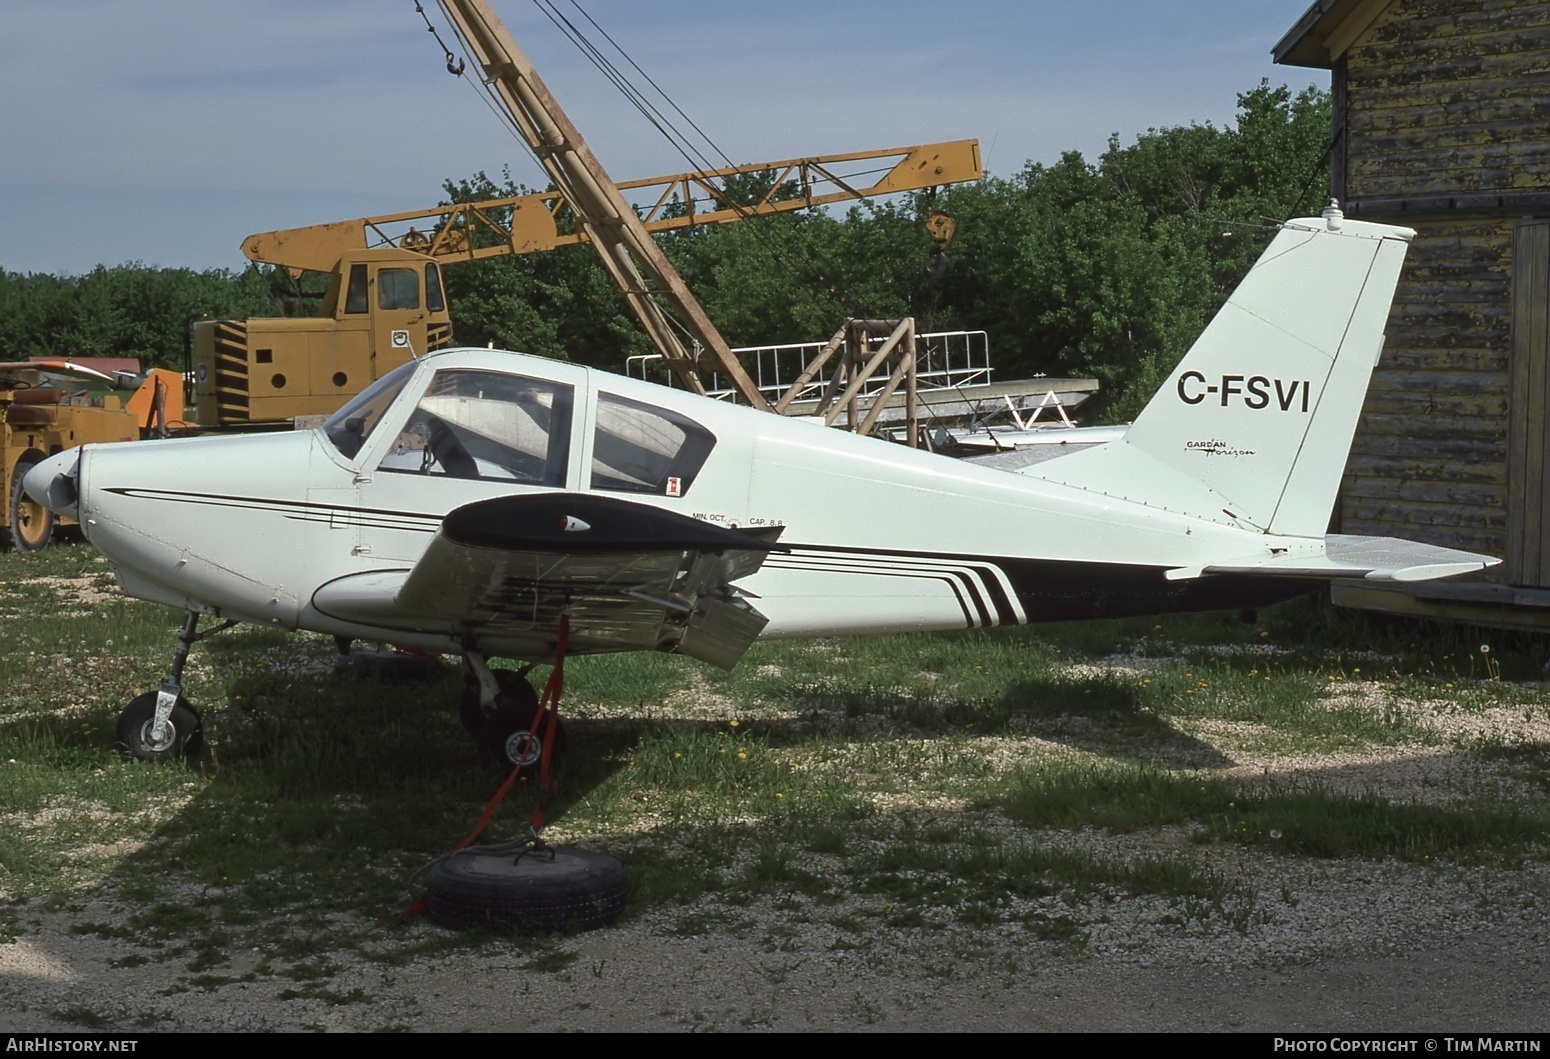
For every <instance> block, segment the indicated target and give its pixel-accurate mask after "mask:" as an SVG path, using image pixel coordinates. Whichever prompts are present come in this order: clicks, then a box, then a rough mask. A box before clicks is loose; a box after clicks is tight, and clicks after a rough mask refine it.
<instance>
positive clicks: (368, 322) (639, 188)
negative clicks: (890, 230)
mask: <svg viewBox="0 0 1550 1059" xmlns="http://www.w3.org/2000/svg"><path fill="white" fill-rule="evenodd" d="M742 174H761V175H762V176H764V177H765V182H767V183H768V184H769V191H768V192H767V193H766V194H764V195H763V196H761V197H760V198H758V199H757V200H756V201H754V202H751V203H739V202H734V201H732V200H730V199H729V198H728V197H727V196H726V194H725V193H724V191H723V190H722V182H723V181H724V180H725V179H726V178H727V177H729V176H738V175H742ZM981 175H983V170H982V168H981V166H980V158H979V142H978V141H977V140H957V141H950V142H946V143H934V144H925V145H922V146H917V147H900V148H894V149H891V150H878V151H858V152H853V153H849V154H835V155H824V156H815V157H812V158H796V159H787V160H785V161H779V162H757V163H752V164H749V165H740V166H729V167H727V168H724V169H715V170H708V171H703V172H695V173H675V174H672V175H669V176H664V177H656V178H652V179H647V180H636V181H631V182H627V183H623V184H620V185H618V187H619V189H620V191H624V192H633V193H635V194H636V195H638V196H640V197H641V198H642V199H644V200H645V201H646V202H648V203H649V204H648V205H644V206H636V207H634V208H631V209H630V213H631V215H632V216H636V217H639V219H640V224H641V225H642V226H643V227H644V229H645V230H646V231H647V232H650V233H656V232H664V231H672V230H675V229H680V228H687V227H689V226H691V225H700V224H726V223H729V222H732V221H738V220H742V219H744V218H748V217H761V216H768V215H770V214H776V213H786V212H790V211H793V210H800V209H807V208H810V207H815V206H823V205H826V204H828V203H833V202H840V201H844V200H849V199H857V198H864V197H870V196H879V195H888V194H893V193H895V192H900V191H910V190H918V189H923V188H931V187H937V186H940V185H945V184H953V183H958V182H962V181H967V180H977V179H978V178H979V177H980V176H981ZM562 229H564V230H562ZM591 230H595V229H594V226H593V225H591V224H585V223H580V220H579V218H578V217H577V216H576V214H575V210H574V207H573V206H571V204H570V202H569V200H567V199H566V198H565V197H564V196H563V195H562V194H561V193H560V192H558V191H551V192H548V193H543V194H532V195H522V196H518V197H515V198H501V199H492V200H488V201H484V202H474V203H462V204H457V205H451V206H437V207H433V208H431V209H427V210H418V211H409V212H404V213H393V214H386V215H383V216H377V217H362V218H359V219H356V220H350V221H339V222H334V223H330V224H319V225H312V226H309V227H303V228H291V229H286V230H283V231H276V232H266V233H263V234H261V235H253V236H250V237H248V239H247V240H246V241H245V242H244V243H243V245H242V252H243V253H244V254H246V255H247V256H248V258H249V259H251V260H253V261H256V262H260V263H264V264H270V265H276V266H281V267H284V268H287V269H289V270H290V272H291V273H292V275H293V276H298V277H299V276H300V275H301V274H302V273H303V272H308V271H312V272H323V273H327V274H329V276H330V280H329V286H328V290H327V292H326V293H325V294H324V296H323V302H322V305H321V308H320V311H319V312H318V314H317V315H316V316H310V317H284V318H274V319H251V320H218V321H200V322H197V323H195V324H194V325H193V347H192V348H193V365H192V372H193V375H194V385H195V393H196V401H197V408H198V413H197V414H198V421H199V423H200V425H201V426H207V427H210V426H220V427H233V426H241V425H244V424H263V423H278V422H283V421H284V420H287V419H294V418H295V417H296V416H298V415H310V414H317V415H323V414H327V413H330V412H332V411H334V410H335V409H336V408H338V407H339V406H340V405H341V404H342V403H343V402H344V401H345V400H346V399H348V398H349V397H352V396H354V395H355V394H356V393H358V392H360V391H361V390H362V389H364V388H365V387H366V385H367V384H368V383H370V382H371V381H372V380H374V379H376V378H377V377H378V376H379V375H382V374H384V373H385V372H387V371H390V370H391V369H392V368H394V367H396V366H398V365H399V364H402V363H404V362H405V361H406V360H408V359H409V358H410V357H412V356H415V355H418V354H422V353H425V352H428V351H430V350H434V349H441V348H443V347H444V346H447V345H450V344H451V342H452V319H451V316H450V315H449V314H448V310H447V301H446V296H445V294H444V291H443V287H442V282H441V271H440V268H441V266H442V265H446V264H454V263H459V262H464V261H477V260H481V259H483V258H489V257H499V256H502V255H506V254H529V253H538V252H540V251H545V250H554V249H557V248H559V247H563V246H571V245H574V244H576V243H583V242H590V241H593V240H592V239H591V238H590V237H589V235H588V232H589V231H591ZM598 249H599V250H600V252H602V251H603V248H602V247H598ZM607 260H608V259H607V258H606V257H605V262H606V261H607ZM674 278H676V276H675V277H674ZM680 282H681V281H680ZM654 286H655V285H654ZM635 287H636V289H639V287H640V285H639V284H636V285H635ZM637 311H639V309H637ZM648 330H652V331H653V338H659V336H658V335H657V334H655V330H656V329H648ZM660 344H661V342H660V341H659V345H660ZM721 367H722V366H721V365H719V364H718V369H720V368H721ZM686 370H692V368H690V369H686ZM754 393H755V394H757V391H756V390H755V391H754Z"/></svg>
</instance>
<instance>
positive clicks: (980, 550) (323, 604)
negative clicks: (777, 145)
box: [26, 207, 1496, 763]
mask: <svg viewBox="0 0 1550 1059" xmlns="http://www.w3.org/2000/svg"><path fill="white" fill-rule="evenodd" d="M1413 235H1414V232H1412V231H1411V230H1410V229H1407V228H1396V227H1389V226H1385V225H1379V224H1372V223H1364V222H1358V221H1350V220H1346V219H1344V218H1343V217H1342V216H1341V215H1340V213H1339V211H1338V210H1337V209H1335V208H1333V207H1332V208H1331V209H1330V210H1328V211H1326V212H1325V214H1324V216H1322V217H1315V218H1304V219H1300V220H1294V221H1290V222H1288V223H1286V224H1285V225H1283V226H1282V227H1281V229H1280V231H1279V232H1278V233H1277V234H1276V236H1275V238H1274V240H1273V241H1272V243H1271V245H1270V247H1269V248H1268V249H1267V250H1266V251H1265V253H1264V255H1263V256H1262V257H1261V258H1260V259H1259V261H1258V263H1257V264H1256V265H1255V266H1254V268H1253V269H1252V270H1251V271H1250V272H1249V274H1248V276H1247V277H1246V278H1245V279H1244V281H1243V283H1242V284H1241V285H1240V286H1239V288H1238V290H1237V291H1236V293H1234V295H1233V296H1232V298H1231V299H1230V300H1229V301H1228V302H1227V303H1226V304H1225V305H1224V306H1223V308H1222V309H1221V311H1220V312H1219V313H1218V315H1217V316H1216V317H1215V319H1214V320H1213V321H1212V322H1211V324H1210V326H1209V327H1208V328H1207V329H1206V330H1205V332H1204V333H1203V334H1202V335H1201V336H1200V338H1199V340H1198V341H1197V342H1196V343H1195V345H1194V347H1193V348H1192V349H1191V350H1190V351H1189V353H1188V354H1187V355H1186V356H1185V357H1184V359H1183V361H1182V362H1181V363H1180V364H1179V365H1178V367H1177V369H1175V370H1174V372H1173V374H1172V375H1171V377H1170V378H1169V379H1168V381H1167V383H1166V385H1164V386H1163V388H1162V390H1161V391H1160V392H1159V393H1158V394H1157V396H1156V397H1155V398H1154V399H1153V400H1152V401H1151V403H1149V404H1148V405H1147V406H1146V408H1145V409H1144V410H1143V412H1142V414H1141V415H1140V416H1139V417H1138V418H1137V419H1136V421H1135V423H1134V425H1133V426H1131V427H1130V429H1129V430H1128V431H1126V432H1125V433H1124V434H1123V436H1122V437H1120V438H1118V439H1117V440H1112V441H1109V442H1108V443H1107V444H1104V445H1098V446H1093V447H1091V448H1089V449H1087V450H1086V451H1081V452H1076V453H1073V454H1071V455H1068V456H1062V457H1061V458H1059V459H1054V460H1050V461H1048V462H1045V463H1040V464H1038V465H1036V466H1033V467H1029V468H1026V469H1024V470H1023V471H1021V472H1012V471H1004V470H999V469H995V468H987V467H977V466H971V465H966V464H964V463H961V462H958V461H955V460H951V459H948V458H946V457H944V456H939V455H934V454H931V453H927V452H918V451H913V450H909V449H905V448H903V447H899V446H891V445H888V444H886V443H883V442H879V441H877V440H874V439H870V438H863V437H857V436H854V435H849V434H843V433H840V432H837V431H833V430H825V429H822V428H820V427H818V426H815V425H814V424H813V423H810V422H804V421H800V420H793V419H786V418H781V417H779V416H775V415H770V414H767V413H764V412H756V411H753V410H750V409H746V408H740V407H734V406H731V405H727V404H723V403H719V402H716V401H713V400H709V399H707V398H704V397H697V396H694V395H691V394H687V393H683V392H680V391H675V390H670V389H667V388H664V387H660V386H656V385H653V384H650V383H646V382H641V381H637V380H632V379H627V378H623V377H620V376H616V375H610V374H605V373H603V372H599V371H593V370H589V369H587V368H583V367H578V366H576V365H573V364H568V363H563V362H559V361H553V360H543V359H538V358H534V357H527V356H521V355H517V354H511V353H503V352H494V351H488V350H472V349H458V350H452V351H448V352H441V353H436V354H434V355H430V356H425V357H422V358H420V359H418V360H416V361H413V362H411V363H409V364H406V365H404V366H403V367H401V368H399V369H398V370H396V371H394V372H392V373H391V374H389V375H387V376H385V377H383V378H382V379H381V380H379V381H378V382H377V383H376V384H375V385H373V386H372V387H371V388H370V389H368V390H366V391H365V392H364V393H362V394H360V395H359V396H358V397H357V398H355V399H354V400H352V401H351V402H350V403H349V404H348V405H346V406H345V407H344V408H342V409H340V410H339V412H338V413H337V414H335V415H334V416H333V417H332V418H330V419H329V420H328V421H327V422H326V423H325V424H324V425H323V426H322V427H321V428H319V429H317V430H313V431H310V432H297V433H294V434H289V435H275V434H266V435H248V436H236V437H203V438H192V439H177V440H171V441H157V442H142V443H137V444H127V445H88V446H85V447H82V448H80V449H76V450H71V451H67V452H63V453H60V454H59V455H57V456H54V457H51V458H50V459H48V460H46V461H44V462H43V463H42V464H40V465H39V466H38V467H37V468H36V469H34V470H33V471H32V472H31V473H30V474H29V475H28V477H27V479H26V489H27V491H28V492H29V493H30V494H32V496H33V497H35V498H36V499H37V500H38V501H39V502H41V503H43V504H46V505H47V506H48V507H50V508H52V509H53V510H54V511H56V512H58V513H59V514H61V515H66V516H69V517H71V518H75V519H77V520H79V521H80V523H81V525H82V526H83V527H84V529H85V533H86V536H87V537H88V538H89V539H90V540H91V541H92V543H94V544H95V545H96V546H97V547H98V548H100V549H101V550H102V552H103V553H104V554H105V555H106V556H107V557H108V558H109V559H110V560H111V561H112V563H113V565H114V568H115V570H116V572H117V576H118V581H119V584H120V586H121V587H122V589H123V590H124V591H125V592H126V593H128V594H130V595H132V596H137V597H139V598H141V599H147V600H154V601H156V602H160V603H165V604H168V605H169V606H174V607H179V608H182V609H183V610H185V611H186V613H187V617H186V620H185V622H184V626H183V632H182V634H181V635H180V637H179V641H178V645H177V650H176V652H175V654H174V662H173V665H172V668H171V671H170V672H169V675H168V677H167V680H166V681H165V682H164V683H163V684H162V686H161V688H160V689H159V690H158V691H152V692H148V693H146V694H145V695H142V696H140V697H139V698H137V699H136V700H134V701H133V702H131V703H130V705H129V706H128V708H127V709H126V710H125V712H124V716H123V717H122V718H121V722H120V725H119V734H120V738H121V739H123V740H124V741H125V742H126V743H127V744H128V745H129V746H130V748H131V749H132V750H133V751H134V752H135V753H136V754H137V755H139V756H141V757H145V758H153V759H159V758H161V757H166V756H169V755H171V754H174V753H178V752H181V751H186V750H191V749H192V748H193V746H194V744H195V743H196V742H197V740H198V738H199V729H198V723H199V722H198V718H197V716H196V715H195V714H194V713H193V712H192V710H191V709H190V708H189V707H188V705H187V704H186V703H185V702H184V701H183V699H182V698H181V695H180V684H181V673H182V667H183V660H184V659H185V658H186V657H187V653H188V650H189V647H190V645H191V644H192V643H194V642H195V641H196V640H197V639H199V638H201V634H199V633H197V631H196V630H197V626H198V621H199V619H200V617H201V616H208V617H211V618H215V619H220V620H222V621H223V622H224V623H225V624H222V625H221V626H219V628H224V627H225V625H226V624H231V623H235V622H254V623H261V624H264V625H272V626H276V627H279V628H284V629H312V630H317V631H320V632H324V633H330V634H333V635H334V636H336V637H339V638H341V640H342V642H343V643H345V644H348V641H349V640H351V639H355V638H359V639H369V640H376V641H382V642H388V643H392V644H395V645H399V646H404V647H412V648H420V649H424V650H429V651H435V652H442V653H452V654H458V655H461V656H463V658H464V659H465V661H466V666H467V674H468V680H469V691H468V692H467V693H466V695H465V703H464V705H465V709H472V710H476V711H477V712H476V713H474V720H476V721H479V720H482V723H483V727H484V732H483V734H482V736H481V739H482V741H483V742H484V743H486V744H487V745H489V746H495V747H504V748H507V750H508V757H509V758H510V759H511V760H513V761H515V762H518V763H520V762H522V761H524V760H531V757H529V756H528V755H535V754H536V748H535V747H534V745H533V741H532V740H531V739H530V738H529V737H528V735H527V733H528V732H529V730H530V729H531V728H532V727H533V710H534V703H535V702H536V698H535V696H534V695H533V694H532V690H531V688H529V687H527V685H526V682H525V681H520V682H513V681H511V680H509V679H505V677H504V675H501V674H498V673H497V672H496V671H492V670H491V668H490V667H489V666H488V665H487V664H486V660H487V659H488V658H491V657H494V656H500V657H506V658H514V659H522V660H525V661H527V662H530V663H538V662H543V661H548V660H552V659H553V658H554V656H555V653H556V649H557V642H558V640H559V635H558V629H559V627H560V625H561V622H562V616H563V618H564V620H565V622H566V623H567V626H568V645H567V649H568V651H569V653H571V654H580V653H597V652H608V651H637V650H655V651H676V652H681V653H683V654H687V655H691V656H693V657H695V658H699V659H702V660H704V661H707V662H710V663H713V664H715V665H719V666H724V667H730V666H732V665H733V664H734V663H736V662H737V660H738V659H739V658H740V657H741V656H742V655H743V653H744V652H745V651H746V650H747V649H748V647H749V645H750V644H751V643H753V642H754V641H755V640H757V639H760V638H777V637H809V636H820V635H845V634H884V633H896V632H918V631H923V630H948V629H966V628H976V627H981V626H990V625H1000V624H1014V623H1023V622H1035V621H1052V620H1059V619H1067V618H1094V617H1102V616H1118V615H1135V614H1150V613H1162V612H1170V611H1195V610H1210V609H1222V608H1235V609H1236V608H1253V607H1257V606H1261V605H1265V604H1268V603H1271V602H1275V601H1278V600H1281V599H1285V598H1289V597H1291V596H1294V595H1297V594H1299V593H1303V592H1306V591H1309V590H1310V589H1312V588H1314V587H1316V585H1317V584H1318V582H1319V581H1320V580H1321V579H1328V578H1373V579H1389V580H1401V581H1404V580H1421V579H1427V578H1436V577H1446V576H1449V575H1453V574H1460V573H1465V572H1468V571H1474V570H1479V569H1481V568H1483V567H1485V566H1488V565H1491V564H1493V563H1495V562H1496V560H1495V559H1492V558H1489V557H1487V556H1483V555H1474V554H1470V553H1466V552H1459V551H1453V550H1449V549H1444V548H1437V547H1432V546H1427V545H1421V544H1415V543H1410V542H1406V541H1400V540H1395V539H1391V538H1364V537H1350V536H1326V534H1325V531H1326V529H1327V528H1328V525H1329V521H1330V514H1331V511H1332V509H1333V505H1334V501H1335V492H1336V489H1337V488H1338V486H1339V484H1340V478H1341V474H1342V471H1343V469H1344V466H1345V461H1346V455H1347V451H1348V449H1349V447H1350V444H1351V438H1352V435H1353V432H1354V430H1355V426H1356V421H1357V416H1358V413H1359V411H1360V409H1361V406H1362V401H1363V397H1364V395H1365V393H1366V388H1367V382H1368V378H1369V375H1370V373H1371V370H1372V367H1373V365H1374V363H1375V361H1376V359H1377V357H1378V354H1379V352H1380V351H1381V349H1382V346H1383V337H1384V327H1385V322H1386V319H1387V316H1388V312H1389V305H1390V302H1391V301H1392V299H1393V294H1394V288H1395V284H1396V282H1397V279H1398V276H1399V270H1400V265H1401V263H1402V261H1403V259H1404V256H1405V251H1406V249H1407V247H1408V245H1409V241H1410V239H1411V238H1412V237H1413ZM212 631H214V630H212ZM209 634H210V633H209V632H206V633H204V634H202V635H209ZM465 719H466V718H465Z"/></svg>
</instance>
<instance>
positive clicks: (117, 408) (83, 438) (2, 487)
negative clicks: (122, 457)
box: [0, 361, 183, 551]
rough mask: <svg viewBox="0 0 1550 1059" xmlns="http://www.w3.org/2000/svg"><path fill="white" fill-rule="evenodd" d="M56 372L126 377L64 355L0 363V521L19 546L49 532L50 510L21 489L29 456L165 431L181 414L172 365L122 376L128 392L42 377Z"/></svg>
mask: <svg viewBox="0 0 1550 1059" xmlns="http://www.w3.org/2000/svg"><path fill="white" fill-rule="evenodd" d="M61 377H67V378H72V379H82V378H83V377H84V378H88V379H91V378H93V377H95V380H96V381H99V382H101V381H104V380H105V381H106V382H107V384H108V385H118V386H120V387H123V386H125V385H126V382H125V380H122V379H112V378H110V377H109V376H107V375H104V374H102V373H100V372H95V371H92V370H91V369H90V368H83V367H81V366H79V365H76V364H72V363H70V362H68V361H33V362H27V363H17V364H5V365H0V469H3V475H0V497H3V498H4V500H5V501H6V502H5V505H4V508H3V510H0V528H3V530H4V535H3V539H4V542H5V543H6V544H8V545H10V546H11V547H14V548H16V549H17V550H19V551H35V550H37V549H38V548H42V547H44V546H45V545H47V544H48V542H49V540H50V539H51V538H52V537H53V535H54V528H55V518H54V513H53V512H51V511H49V510H48V508H46V507H44V506H43V505H42V504H39V503H38V502H37V501H35V500H33V499H32V498H31V497H29V496H28V495H27V494H26V493H25V492H23V491H22V478H23V477H25V476H26V473H27V471H28V470H30V469H31V468H32V465H33V464H35V463H37V462H38V461H40V460H42V459H44V458H45V457H47V456H52V455H53V454H54V453H56V452H60V451H61V450H63V449H68V448H72V447H74V446H76V445H85V444H89V443H92V442H100V441H136V440H139V439H141V438H145V437H151V436H155V435H165V434H166V433H167V432H168V430H169V429H170V428H172V427H174V426H176V425H178V423H179V421H180V420H181V419H182V418H183V379H182V378H181V377H180V376H179V375H178V373H177V372H175V371H167V370H165V369H162V368H156V369H153V370H152V371H150V372H148V373H147V374H146V375H144V376H143V377H136V378H135V379H134V380H129V383H128V384H130V385H133V386H134V389H133V392H132V393H131V394H130V395H129V397H128V398H127V399H125V398H123V397H121V396H120V395H119V394H116V393H93V392H92V391H91V390H90V389H84V390H80V391H78V392H67V391H65V390H64V389H61V388H59V387H57V386H53V385H49V383H51V382H55V381H57V380H58V379H59V378H61Z"/></svg>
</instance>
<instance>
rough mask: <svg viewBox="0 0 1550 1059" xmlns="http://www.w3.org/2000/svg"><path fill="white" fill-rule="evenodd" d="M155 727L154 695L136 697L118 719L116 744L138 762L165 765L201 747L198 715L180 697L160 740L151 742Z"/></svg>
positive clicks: (201, 737)
mask: <svg viewBox="0 0 1550 1059" xmlns="http://www.w3.org/2000/svg"><path fill="white" fill-rule="evenodd" d="M155 726H156V692H154V691H147V692H145V693H144V694H143V695H136V696H135V697H134V698H132V699H130V700H129V705H128V706H125V707H124V712H123V713H121V714H119V715H118V741H119V744H120V745H121V746H123V747H124V748H125V749H127V750H128V751H129V752H130V753H131V754H133V755H134V756H135V757H137V758H139V759H140V760H141V761H167V760H169V759H170V758H175V757H183V756H185V755H187V754H193V753H197V752H198V750H199V748H200V747H201V746H203V745H204V729H203V727H202V726H201V724H200V721H199V714H197V713H195V712H194V708H193V707H192V706H190V705H189V704H188V700H187V699H185V698H183V696H181V695H179V696H178V701H177V702H176V704H174V705H173V707H172V714H171V716H169V717H168V718H167V731H166V733H165V735H163V737H162V738H161V739H159V740H158V739H153V738H152V729H153V728H155Z"/></svg>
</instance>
